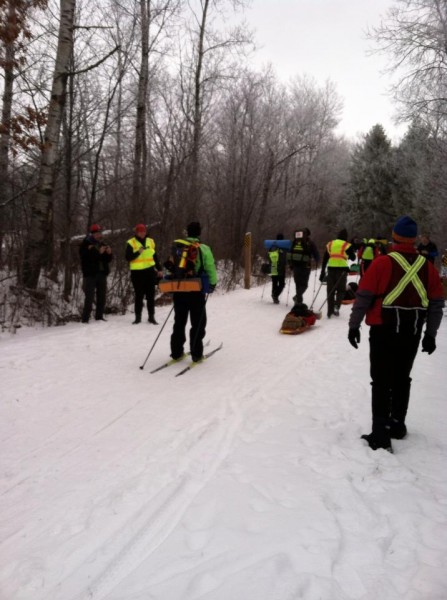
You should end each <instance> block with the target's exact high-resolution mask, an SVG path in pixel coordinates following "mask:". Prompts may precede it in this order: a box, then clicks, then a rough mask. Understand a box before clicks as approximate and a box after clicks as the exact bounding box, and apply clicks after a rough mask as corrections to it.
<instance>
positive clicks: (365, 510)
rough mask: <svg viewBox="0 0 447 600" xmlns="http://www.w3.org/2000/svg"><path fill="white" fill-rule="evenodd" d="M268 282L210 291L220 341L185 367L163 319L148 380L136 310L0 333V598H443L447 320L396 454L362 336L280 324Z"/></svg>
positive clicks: (151, 334) (337, 328)
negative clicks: (373, 398)
mask: <svg viewBox="0 0 447 600" xmlns="http://www.w3.org/2000/svg"><path fill="white" fill-rule="evenodd" d="M325 291H326V290H325V288H323V289H322V291H321V297H319V298H318V299H317V301H316V303H315V305H316V308H318V307H319V306H320V304H321V303H322V301H323V299H324V293H325ZM268 292H269V289H268V287H266V289H265V290H264V296H263V297H262V288H257V289H252V290H249V291H247V290H238V291H235V292H232V293H228V294H225V295H220V294H216V293H215V294H213V296H211V297H210V299H209V302H208V304H207V309H208V325H207V336H206V337H207V339H209V338H211V339H212V340H213V341H214V343H217V342H220V340H222V341H223V348H222V350H221V351H220V352H218V353H216V354H215V356H213V358H212V359H211V360H210V361H207V362H205V363H204V364H203V365H201V366H200V368H198V369H193V370H192V371H191V372H189V373H188V374H187V375H185V376H184V377H179V378H175V377H173V371H172V368H169V369H165V370H162V371H160V372H158V373H154V374H150V370H151V369H152V368H155V367H156V366H158V365H160V364H162V363H163V362H164V361H166V359H167V358H168V356H169V337H170V333H171V331H170V330H171V325H172V321H171V323H168V325H167V326H166V328H165V330H164V331H163V332H162V335H161V336H160V339H159V341H158V343H157V345H156V347H155V349H154V351H153V354H152V355H151V357H150V360H149V361H148V363H147V365H146V369H145V370H143V371H142V370H140V369H139V365H140V364H141V361H142V360H143V359H144V357H145V356H146V354H147V350H148V348H149V347H150V346H151V345H152V344H153V341H154V339H155V337H156V335H157V334H158V333H159V328H157V327H153V326H151V325H148V324H144V323H142V324H141V325H140V326H138V327H136V326H131V321H132V320H133V318H132V315H131V314H128V315H126V316H124V317H110V318H109V321H108V322H107V323H92V324H89V325H88V326H85V325H80V324H71V325H67V326H65V327H61V328H56V329H51V330H50V329H47V330H42V329H35V330H28V331H26V330H21V331H20V332H19V333H18V334H17V335H16V336H10V335H6V334H2V335H1V336H0V343H1V344H2V346H3V352H2V355H1V358H0V377H1V384H2V403H1V405H0V417H1V426H0V427H1V429H0V432H1V440H2V441H1V456H0V460H1V471H0V473H1V479H0V498H1V501H0V502H1V505H0V598H1V600H12V599H14V600H81V599H82V600H84V599H85V600H87V599H93V600H100V599H105V600H149V599H151V600H153V599H154V600H195V599H199V598H200V600H229V599H231V600H272V599H275V600H292V599H293V600H295V599H296V598H303V599H305V600H313V599H316V598H319V599H323V600H348V599H349V600H350V599H351V598H352V599H354V600H373V599H374V600H375V598H377V597H378V596H380V597H381V598H383V600H403V599H405V600H421V598H424V600H425V599H430V600H441V599H442V600H444V598H445V597H446V595H447V594H446V591H447V576H446V575H445V573H446V572H447V564H446V560H447V559H446V557H447V510H446V506H447V502H446V498H447V476H446V473H445V459H446V455H447V444H446V442H445V429H446V425H447V423H446V421H447V418H446V414H445V398H444V396H445V394H444V392H443V391H442V390H443V389H445V387H446V384H447V372H446V370H445V364H446V358H447V326H446V321H447V319H445V320H444V322H443V324H442V327H441V330H440V332H439V335H438V349H437V351H436V352H435V353H434V354H433V355H432V356H427V355H426V354H422V353H419V355H418V357H417V360H416V364H415V367H414V370H413V391H412V400H411V403H410V410H409V416H408V428H409V436H408V438H407V439H406V440H402V441H395V442H393V445H394V449H395V454H394V455H390V454H388V453H386V452H382V451H377V452H372V451H371V450H369V448H367V447H365V444H364V443H363V442H362V441H361V440H360V439H359V437H360V435H361V434H362V433H368V432H369V430H370V385H369V373H368V371H369V364H368V340H367V331H368V328H367V327H363V328H362V340H361V344H360V348H359V350H358V351H356V350H354V349H352V348H351V346H349V344H348V342H347V321H348V317H349V312H350V307H343V308H342V311H341V315H340V317H339V318H338V319H335V318H333V319H331V320H327V319H325V318H323V319H322V320H321V321H317V323H316V325H315V326H314V327H312V328H311V329H310V330H309V331H307V332H305V333H303V334H302V335H298V336H286V335H281V334H279V333H278V331H279V328H280V326H281V323H282V320H283V318H284V316H285V314H286V312H287V310H288V308H287V307H286V306H285V303H284V301H285V299H286V291H285V292H284V293H283V296H284V301H283V302H282V303H281V304H279V305H274V304H273V303H272V302H271V300H270V298H269V293H268ZM311 296H312V293H311V291H309V293H308V297H307V298H306V300H307V302H308V303H309V304H310V300H311ZM168 312H169V308H168V307H165V308H162V309H158V311H157V317H158V319H157V320H159V321H160V322H162V320H163V318H165V317H166V316H167V314H168ZM179 368H180V367H179ZM174 370H175V369H174Z"/></svg>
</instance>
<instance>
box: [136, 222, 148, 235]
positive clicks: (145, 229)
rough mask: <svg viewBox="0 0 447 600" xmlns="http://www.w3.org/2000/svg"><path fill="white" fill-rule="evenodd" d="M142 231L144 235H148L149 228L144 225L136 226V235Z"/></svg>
mask: <svg viewBox="0 0 447 600" xmlns="http://www.w3.org/2000/svg"><path fill="white" fill-rule="evenodd" d="M140 231H141V232H142V233H146V231H147V227H146V225H145V224H144V223H138V225H135V233H139V232H140Z"/></svg>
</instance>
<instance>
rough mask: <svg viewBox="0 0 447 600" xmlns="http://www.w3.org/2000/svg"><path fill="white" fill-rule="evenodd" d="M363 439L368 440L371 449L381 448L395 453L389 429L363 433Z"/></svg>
mask: <svg viewBox="0 0 447 600" xmlns="http://www.w3.org/2000/svg"><path fill="white" fill-rule="evenodd" d="M361 439H362V440H365V441H367V442H368V446H369V447H370V448H371V450H379V449H380V448H381V449H383V450H386V451H387V452H391V454H392V453H393V447H392V445H391V439H390V433H389V429H388V430H386V431H385V432H383V433H374V432H373V433H370V434H369V435H366V434H365V435H362V436H361Z"/></svg>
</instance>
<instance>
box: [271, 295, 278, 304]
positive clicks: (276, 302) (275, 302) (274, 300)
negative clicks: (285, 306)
mask: <svg viewBox="0 0 447 600" xmlns="http://www.w3.org/2000/svg"><path fill="white" fill-rule="evenodd" d="M272 298H273V302H274V304H279V299H278V298H277V297H276V296H272Z"/></svg>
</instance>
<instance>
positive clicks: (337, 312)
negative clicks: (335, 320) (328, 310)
mask: <svg viewBox="0 0 447 600" xmlns="http://www.w3.org/2000/svg"><path fill="white" fill-rule="evenodd" d="M339 316H340V309H339V308H338V306H336V307H335V308H334V317H339Z"/></svg>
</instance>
